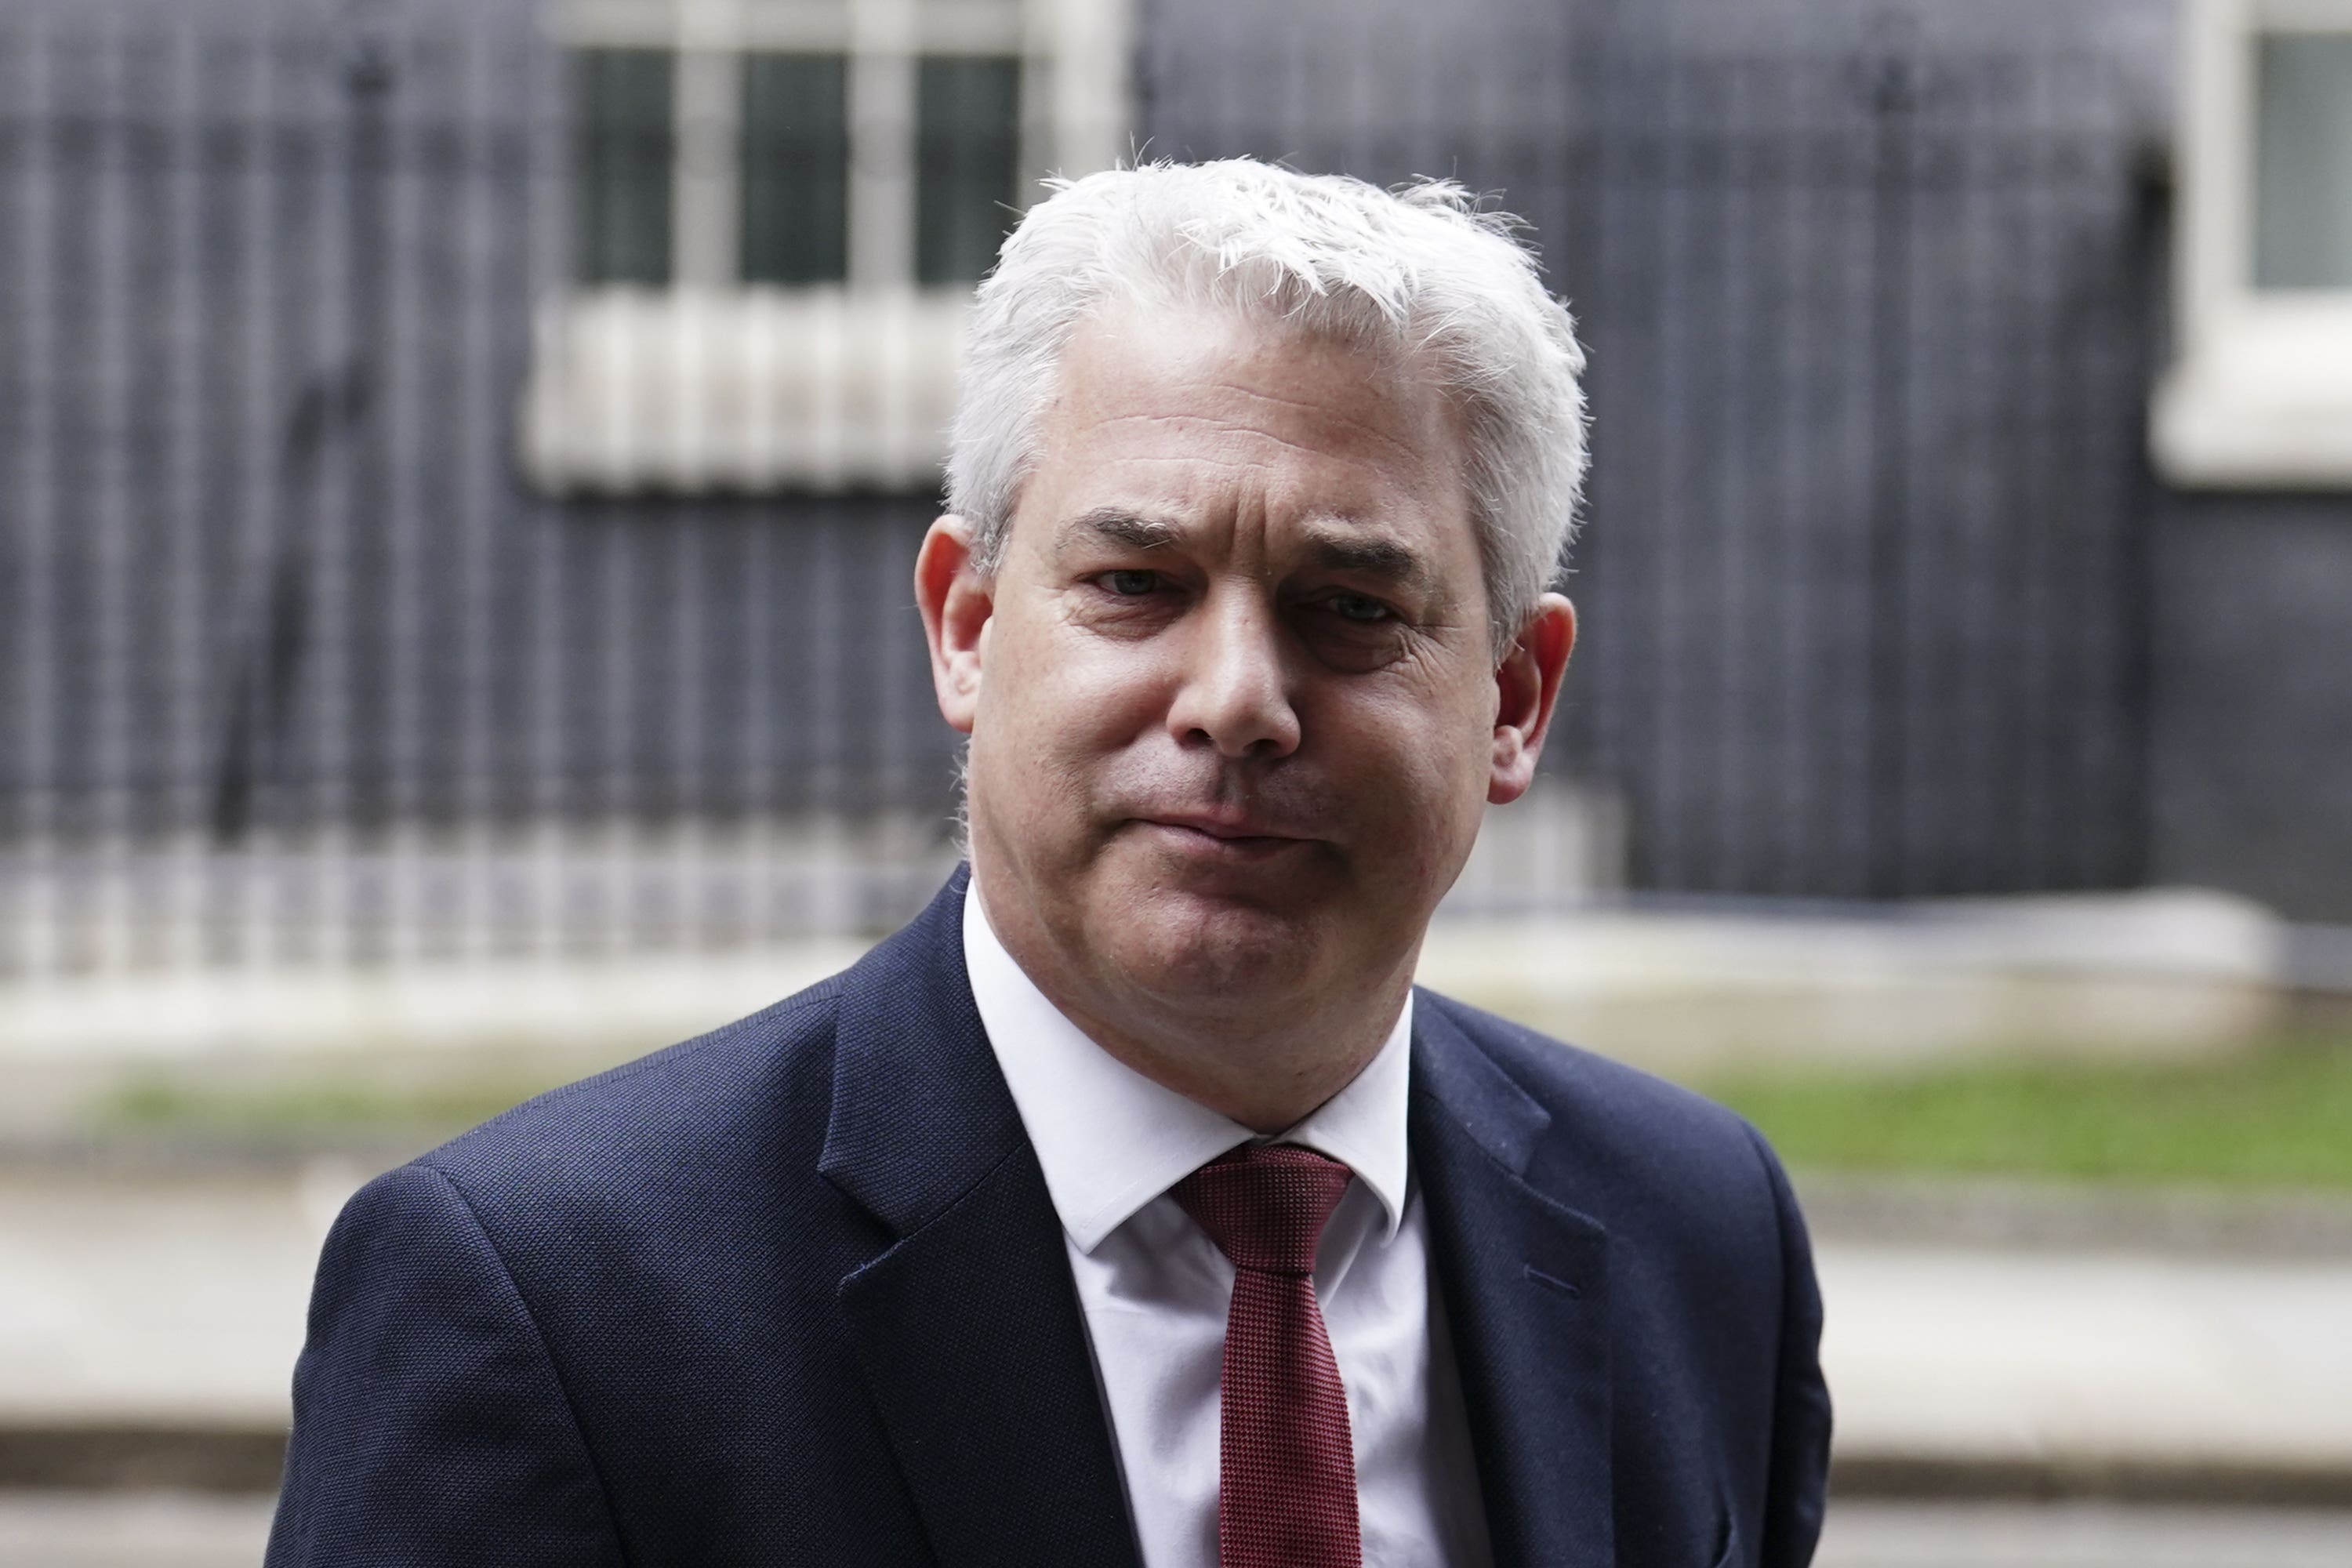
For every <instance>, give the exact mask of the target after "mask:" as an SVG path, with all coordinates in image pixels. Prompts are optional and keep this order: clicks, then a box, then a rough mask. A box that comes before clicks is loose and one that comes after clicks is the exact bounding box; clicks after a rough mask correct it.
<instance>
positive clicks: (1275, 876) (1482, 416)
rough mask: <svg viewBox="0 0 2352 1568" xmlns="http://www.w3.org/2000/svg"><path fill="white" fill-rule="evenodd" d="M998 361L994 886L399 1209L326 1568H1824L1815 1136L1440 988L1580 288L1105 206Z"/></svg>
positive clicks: (979, 522)
mask: <svg viewBox="0 0 2352 1568" xmlns="http://www.w3.org/2000/svg"><path fill="white" fill-rule="evenodd" d="M970 346H971V353H970V356H969V361H968V364H967V368H966V376H965V383H964V389H963V397H962V401H961V406H960V409H959V413H958V417H957V426H956V433H955V444H954V456H953V459H952V461H951V464H950V514H949V515H948V516H945V517H943V518H941V519H940V521H939V522H938V523H937V524H936V525H935V526H934V527H933V528H932V530H931V531H930V533H929V536H928V537H927V538H926V540H925V541H924V543H923V547H922V551H921V554H920V558H919V562H918V563H917V567H916V594H917V598H918V600H919V604H920V606H921V609H922V614H923V621H924V626H925V628H926V630H927V632H928V634H929V643H930V649H931V658H932V669H933V674H934V679H935V685H936V688H937V690H938V694H939V700H940V708H941V710H942V712H943V713H944V714H945V716H946V717H947V719H948V721H950V723H951V724H953V725H955V726H956V727H957V728H958V729H960V730H962V731H967V732H968V733H969V734H970V736H971V747H970V755H969V769H968V775H967V808H968V812H969V829H970V850H971V859H970V868H969V874H968V875H966V874H965V873H962V872H960V873H959V874H958V875H957V877H956V878H955V879H952V880H951V881H950V884H949V885H948V887H947V888H946V889H945V890H943V891H942V892H941V893H940V896H939V898H938V899H937V900H935V901H934V902H933V904H932V905H931V907H930V909H929V910H927V911H926V912H925V913H924V914H923V915H922V916H921V917H920V918H919V919H918V920H917V921H915V922H914V923H913V924H912V925H910V926H908V928H907V929H906V930H904V931H900V932H899V933H898V935H896V936H894V937H892V938H890V939H889V940H888V941H887V942H884V943H882V944H881V946H879V947H878V948H877V949H876V950H875V951H874V952H872V953H871V954H869V955H868V956H867V957H866V959H865V960H864V961H862V962H861V963H859V964H857V965H856V967H855V968H853V969H851V970H850V971H848V972H847V973H845V974H842V975H839V976H836V977H835V978H834V979H833V980H830V981H827V982H825V983H824V984H821V985H818V986H816V987H815V988H814V989H813V990H810V991H808V992H805V993H803V994H801V995H799V996H795V997H793V998H792V999H790V1000H788V1001H785V1002H782V1003H780V1004H778V1005H776V1006H774V1007H772V1008H771V1009H769V1010H768V1011H766V1012H764V1013H761V1014H759V1015H757V1016H753V1017H751V1018H748V1019H745V1020H743V1021H741V1022H740V1023H737V1024H734V1025H732V1026H729V1027H727V1028H725V1029H721V1030H719V1032H717V1033H716V1034H713V1035H710V1036H708V1037H703V1038H701V1039H698V1040H694V1041H689V1042H688V1043H687V1044H685V1045H682V1046H678V1047H672V1048H671V1049H670V1050H667V1051H665V1052H662V1053H660V1054H658V1055H656V1056H654V1057H650V1058H646V1059H645V1060H643V1061H640V1062H637V1063H635V1064H634V1065H632V1066H629V1067H625V1068H620V1069H618V1070H616V1071H614V1072H612V1073H608V1074H606V1075H604V1077H602V1078H600V1079H592V1080H590V1081H588V1082H586V1083H583V1084H579V1085H575V1086H573V1087H572V1088H569V1089H560V1090H557V1091H556V1092H555V1093H553V1094H551V1095H548V1096H546V1097H544V1098H542V1099H541V1100H534V1101H532V1102H531V1103H530V1104H528V1105H526V1106H523V1107H521V1108H520V1109H518V1110H514V1111H511V1112H509V1113H508V1114H507V1115H506V1116H503V1117H501V1118H499V1119H498V1120H497V1121H492V1122H490V1123H489V1124H488V1125H487V1126H485V1127H483V1128H480V1129H478V1130H477V1131H474V1132H472V1133H470V1134H468V1135H467V1136H466V1137H464V1138H461V1139H459V1140H457V1142H454V1143H451V1144H449V1145H447V1146H446V1147H445V1148H443V1149H441V1150H438V1151H436V1152H434V1153H432V1154H428V1155H426V1156H425V1157H424V1158H423V1159H422V1160H419V1161H418V1162H416V1163H414V1164H411V1165H409V1166H406V1167H404V1168H403V1169H401V1170H398V1171H394V1172H393V1173H390V1174H388V1175H386V1176H383V1177H382V1178H380V1179H378V1180H377V1181H376V1182H374V1183H373V1184H370V1185H369V1186H368V1187H367V1188H366V1189H365V1190H364V1191H362V1193H361V1194H359V1195H358V1196H357V1197H356V1198H354V1199H353V1200H352V1205H351V1206H350V1208H349V1209H348V1210H347V1211H346V1212H345V1214H344V1215H343V1217H342V1219H341V1221H340V1222H339V1223H338V1225H337V1226H336V1228H335V1231H334V1233H333V1235H332V1236H331V1237H330V1239H329V1241H328V1244H327V1249H326V1255H325V1258H324V1259H323V1261H322V1263H321V1265H320V1275H319V1284H318V1289H317V1294H316V1298H315V1300H314V1302H313V1305H312V1309H311V1319H310V1342H309V1345H308V1347H307V1348H306V1349H305V1351H304V1352H303V1356H302V1361H301V1363H300V1365H299V1368H298V1369H297V1372H296V1375H295V1426H294V1434H293V1439H292V1446H291V1450H290V1455H289V1462H288V1474H287V1484H286V1490H285V1495H284V1500H283V1501H282V1503H281V1505H280V1509H279V1513H278V1521H277V1527H276V1530H275V1531H274V1533H273V1536H272V1541H271V1549H270V1561H271V1562H272V1563H278V1564H288V1565H290V1564H296V1563H335V1564H347V1563H500V1564H524V1563H567V1564H572V1563H614V1564H618V1563H694V1564H701V1563H712V1564H716V1563H825V1564H846V1563H857V1564H868V1563H871V1564H895V1563H945V1564H974V1563H1008V1564H1010V1563H1022V1564H1034V1563H1069V1564H1080V1563H1085V1564H1141V1565H1144V1568H1206V1565H1208V1564H1212V1563H1222V1564H1223V1568H1259V1565H1264V1568H1276V1565H1294V1564H1295V1565H1318V1568H1319V1565H1323V1564H1343V1563H1344V1564H1354V1563H1376V1564H1424V1563H1425V1564H1445V1565H1450V1568H1465V1565H1468V1568H1485V1565H1486V1564H1489V1563H1494V1564H1504V1565H1514V1564H1525V1565H1534V1564H1581V1565H1587V1568H1601V1565H1603V1564H1610V1563H1622V1564H1640V1565H1655V1568H1670V1565H1671V1568H1683V1565H1690V1568H1708V1565H1710V1564H1718V1565H1728V1564H1751V1565H1752V1564H1772V1565H1776V1568H1794V1565H1798V1564H1802V1563H1805V1562H1806V1561H1807V1560H1808V1558H1809V1557H1810V1555H1811V1550H1812V1544H1813V1540H1814V1536H1815V1534H1816V1532H1817V1530H1818V1527H1819V1522H1820V1516H1821V1509H1822V1484H1823V1475H1824V1468H1825V1464H1826V1450H1827V1442H1828V1403H1827V1398H1826V1395H1825V1394H1824V1392H1823V1389H1822V1382H1821V1377H1820V1372H1819V1368H1818V1365H1817V1362H1816V1357H1815V1348H1816V1342H1817V1339H1818V1334H1819V1328H1820V1315H1819V1305H1818V1300H1817V1297H1816V1295H1815V1290H1814V1284H1813V1277H1812V1271H1811V1263H1810V1260H1809V1257H1808V1253H1807V1249H1806V1243H1805V1237H1804V1233H1803V1229H1802V1226H1801V1222H1800V1220H1799V1217H1798V1215H1797V1211H1796V1208H1795V1205H1794V1204H1793V1202H1792V1201H1791V1199H1790V1194H1789V1189H1788V1186H1787V1184H1786V1183H1785V1181H1784V1180H1783V1179H1782V1176H1781V1174H1780V1169H1779V1167H1778V1165H1777V1164H1776V1163H1775V1162H1774V1160H1773V1158H1772V1156H1771V1154H1770V1152H1769V1151H1768V1150H1767V1149H1766V1148H1765V1146H1764V1144H1763V1142H1761V1140H1760V1139H1759V1138H1758V1137H1757V1135H1756V1134H1755V1133H1754V1132H1753V1131H1751V1130H1749V1129H1748V1127H1746V1126H1745V1125H1744V1124H1742V1123H1741V1122H1739V1121H1738V1120H1737V1119H1735V1118H1733V1117H1732V1116H1730V1115H1729V1114H1727V1112H1724V1111H1722V1110H1718V1109H1717V1108H1715V1107H1713V1106H1710V1105H1708V1104H1706V1102H1704V1101H1702V1100H1697V1099H1696V1098H1695V1097H1692V1096H1690V1095H1687V1094H1685V1093H1683V1092H1681V1091H1678V1090H1676V1089H1671V1088H1669V1087H1667V1086H1665V1085H1664V1084H1661V1083H1658V1082H1656V1081H1654V1080H1652V1079H1646V1078H1643V1077H1642V1076H1641V1075H1638V1074H1636V1073H1633V1072H1632V1071H1630V1070H1628V1069H1625V1068H1619V1067H1616V1066H1614V1065H1612V1064H1611V1063H1608V1062H1606V1061H1603V1060H1601V1059H1598V1058H1593V1057H1591V1056H1587V1055H1584V1054H1582V1053H1580V1052H1577V1051H1574V1050H1572V1049H1570V1048H1569V1047H1565V1046H1561V1045H1559V1044H1558V1043H1556V1042H1553V1041H1550V1040H1547V1039H1544V1038H1542V1037H1538V1036H1536V1035H1534V1034H1531V1033H1529V1032H1528V1031H1527V1030H1524V1029H1520V1028H1517V1027H1515V1026H1511V1025H1509V1024H1507V1023H1505V1022H1503V1021H1502V1020H1500V1019H1497V1018H1495V1017H1492V1016H1487V1015H1485V1014H1482V1013H1479V1012H1477V1011H1475V1010H1474V1009H1472V1008H1469V1007H1466V1006H1464V1005H1460V1004H1458V1003H1454V1002H1451V1001H1448V1000H1446V999H1444V998H1442V997H1439V996H1436V995H1433V994H1428V993H1418V994H1417V993H1415V992H1414V991H1413V990H1412V984H1411V978H1412V970H1413V965H1414V961H1415V958H1416V956H1417V954H1418V952H1419V949H1420V944H1421V941H1422V937H1423V931H1424V928H1425V926H1426V924H1427V921H1428V920H1429V917H1430V914H1431V911H1432V910H1433V908H1434V907H1435V905H1436V903H1437V901H1438V900H1439V898H1440V897H1441V896H1442V895H1443V894H1444V891H1445V889H1446V888H1447V887H1448V886H1449V885H1450V884H1451V882H1452V881H1453V879H1454V877H1455V875H1456V874H1457V872H1458V871H1459V870H1460V868H1461V866H1462V863H1463V860H1464V858H1465V856H1466V855H1467V854H1468V852H1469V849H1470V846H1471V842H1472V839H1473V837H1475V833H1476V831H1477V827H1478V823H1479V818H1480V815H1481V813H1482V812H1483V810H1484V809H1485V808H1486V805H1488V804H1490V803H1507V802H1508V801H1510V800H1512V799H1513V798H1514V797H1516V796H1517V795H1519V794H1520V793H1521V792H1523V791H1524V790H1525V789H1526V788H1527V787H1528V783H1529V781H1530V779H1531V778H1532V776H1533V773H1534V770H1535V766H1536V762H1537V758H1538V754H1539V752H1540V751H1541V748H1542V745H1543V742H1544V737H1545V733H1546V731H1547V728H1548V725H1549V720H1550V717H1551V713H1552V710H1553V706H1554V702H1555V700H1556V698H1557V696H1558V692H1559V683H1560V679H1561V676H1562V674H1563V671H1564V670H1565V668H1566V665H1567V662H1568V657H1569V650H1570V644H1571V643H1572V641H1573V638H1574V634H1575V618H1574V615H1573V612H1572V611H1571V610H1570V606H1569V605H1568V602H1567V601H1566V600H1564V599H1562V598H1560V597H1559V596H1558V595H1553V594H1549V593H1546V592H1545V591H1544V589H1545V586H1546V584H1547V583H1548V581H1549V578H1550V577H1551V575H1552V574H1553V572H1554V571H1555V569H1556V566H1557V563H1558V559H1559V551H1560V548H1561V545H1562V542H1563V540H1564V537H1565V534H1566V531H1567V528H1568V523H1569V519H1570V516H1571V514H1572V510H1573V507H1574V501H1575V492H1576V488H1577V485H1578V482H1579V479H1580V474H1581V469H1582V465H1583V437H1582V412H1581V402H1580V393H1579V391H1578V382H1577V378H1578V375H1579V374H1580V371H1581V367H1582V358H1581V355H1580V353H1579V351H1578V349H1577V346H1576V343H1575V340H1574V338H1573V335H1572V333H1571V331H1570V326H1569V322H1568V318H1567V315H1566V312H1565V311H1564V310H1562V309H1561V308H1560V307H1559V305H1558V304H1557V303H1556V302H1554V301H1553V300H1550V299H1549V298H1548V297H1547V296H1546V295H1545V294H1544V292H1543V290H1542V289H1541V287H1540V286H1539V284H1538V281H1537V278H1536V274H1535V269H1534V267H1533V264H1532V262H1531V260H1530V259H1529V258H1528V255H1527V254H1526V253H1525V252H1524V251H1523V250H1522V249H1520V248H1519V247H1517V246H1516V245H1515V244H1514V243H1513V242H1512V241H1511V240H1510V239H1509V238H1508V237H1507V234H1506V233H1505V232H1504V231H1503V230H1502V229H1501V228H1500V226H1499V225H1498V223H1497V222H1496V220H1494V219H1492V218H1491V217H1484V216H1479V215H1477V214H1476V213H1475V212H1474V211H1473V210H1472V209H1471V207H1470V205H1468V204H1467V203H1466V202H1465V200H1464V199H1463V198H1462V197H1461V195H1460V194H1459V193H1458V192H1457V191H1456V190H1454V188H1453V187H1451V186H1444V185H1433V186H1422V187H1419V188H1417V189H1412V190H1407V191H1404V192H1402V193H1401V194H1397V195H1390V194H1385V193H1382V192H1380V191H1377V190H1375V189H1373V188H1371V187H1370V186H1367V185H1363V184H1359V183H1357V182H1354V181H1349V180H1341V179H1331V178H1309V177H1306V176H1301V175H1297V174H1290V173H1287V172H1285V171H1282V170H1277V169H1273V168H1269V167H1266V166H1264V165H1260V164H1256V163H1246V162H1232V163H1214V164H1209V165H1204V166H1199V167H1192V168H1179V167H1152V168H1143V169H1137V170H1130V171H1124V172H1120V173H1115V174H1101V175H1097V176H1093V177H1091V178H1089V179H1087V180H1083V181H1079V182H1077V183H1076V184H1071V185H1069V186H1067V187H1066V188H1064V189H1062V190H1061V191H1060V192H1059V193H1058V194H1057V195H1055V196H1054V197H1052V198H1051V199H1049V200H1047V201H1045V202H1044V203H1042V204H1040V205H1038V206H1037V207H1036V208H1035V209H1034V210H1033V211H1032V212H1031V213H1030V215H1029V216H1028V217H1027V218H1026V219H1025V220H1024V223H1023V224H1022V226H1021V227H1020V228H1019V230H1018V231H1016V232H1015V233H1014V235H1013V237H1011V238H1010V239H1009V240H1008V241H1007V242H1006V245H1005V248H1004V253H1003V259H1002V262H1001V264H1000V266H999V268H998V269H997V270H996V272H995V273H994V274H993V276H992V278H991V279H990V280H989V281H988V282H987V283H986V284H984V285H983V286H982V289H981V293H980V298H979V302H978V304H977V307H976V313H975V317H974V321H973V325H972V330H971V344H970Z"/></svg>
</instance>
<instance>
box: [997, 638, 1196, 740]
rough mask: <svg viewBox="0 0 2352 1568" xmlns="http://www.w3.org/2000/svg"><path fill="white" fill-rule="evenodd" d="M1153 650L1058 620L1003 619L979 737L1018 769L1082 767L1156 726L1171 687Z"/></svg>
mask: <svg viewBox="0 0 2352 1568" xmlns="http://www.w3.org/2000/svg"><path fill="white" fill-rule="evenodd" d="M1163 673H1164V672H1163V671H1161V670H1160V668H1159V667H1158V665H1157V663H1156V662H1155V660H1154V658H1153V656H1152V654H1151V652H1150V650H1149V649H1146V648H1143V647H1136V646H1133V645H1129V644H1121V643H1118V642H1115V641H1111V640H1108V639H1105V638H1102V637H1096V636H1093V635H1092V634H1089V633H1088V632H1087V631H1085V630H1084V629H1083V628H1079V627H1076V626H1069V625H1067V624H1066V623H1062V622H1055V621H1043V622H1040V621H1037V620H1029V621H1026V622H1016V623H1012V624H1003V623H1000V626H999V629H998V630H997V631H995V632H994V633H993V634H992V638H991V642H990V646H989V662H988V665H987V668H986V673H985V676H984V678H983V679H982V683H981V701H980V709H979V717H978V723H977V726H976V735H975V744H977V745H981V746H985V747H988V748H989V749H991V750H992V751H1001V752H1004V753H1005V755H1004V759H1003V760H1004V762H1005V763H1007V764H1008V765H1009V766H1010V767H1011V768H1013V769H1015V770H1023V769H1027V770H1034V771H1037V772H1041V773H1046V774H1049V775H1067V774H1070V773H1076V772H1079V771H1082V770H1084V769H1085V768H1086V766H1087V763H1088V760H1089V759H1096V758H1100V757H1102V756H1104V755H1107V754H1109V753H1112V752H1118V751H1120V750H1123V749H1124V748H1125V747H1127V746H1128V745H1129V744H1130V743H1131V742H1133V741H1134V740H1135V738H1136V737H1137V735H1138V734H1139V733H1140V732H1142V731H1145V730H1147V729H1149V728H1150V726H1151V724H1152V722H1153V721H1154V718H1155V714H1156V712H1157V709H1156V708H1155V706H1154V704H1155V702H1156V701H1158V700H1160V697H1161V696H1162V695H1163V693H1162V692H1161V687H1162V684H1163V682H1162V679H1161V677H1162V675H1163Z"/></svg>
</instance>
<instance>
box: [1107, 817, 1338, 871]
mask: <svg viewBox="0 0 2352 1568" xmlns="http://www.w3.org/2000/svg"><path fill="white" fill-rule="evenodd" d="M1133 821H1134V823H1135V824H1136V826H1139V827H1141V828H1142V829H1143V830H1144V831H1145V832H1147V833H1149V834H1150V835H1151V836H1152V837H1156V838H1158V839H1160V841H1161V842H1162V843H1164V844H1166V845H1167V846H1168V847H1171V848H1172V849H1174V850H1176V851H1177V852H1178V853H1180V854H1182V855H1186V856H1188V857H1191V858H1196V859H1206V860H1213V861H1224V862H1227V863H1232V862H1237V861H1254V860H1265V859H1272V858H1277V857H1280V856H1283V855H1286V854H1288V853H1290V852H1292V851H1295V850H1301V849H1305V848H1307V847H1310V846H1312V845H1314V844H1316V843H1318V842H1319V840H1317V839H1314V838H1310V837H1306V836H1305V835H1302V834H1297V833H1290V832H1286V831H1283V830H1282V829H1280V828H1277V827H1276V826H1274V825H1273V824H1271V823H1264V822H1257V821H1254V820H1252V819H1250V818H1247V817H1234V816H1205V815H1197V814H1192V813H1178V814H1172V815H1170V816H1139V817H1136V818H1134V819H1133Z"/></svg>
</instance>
